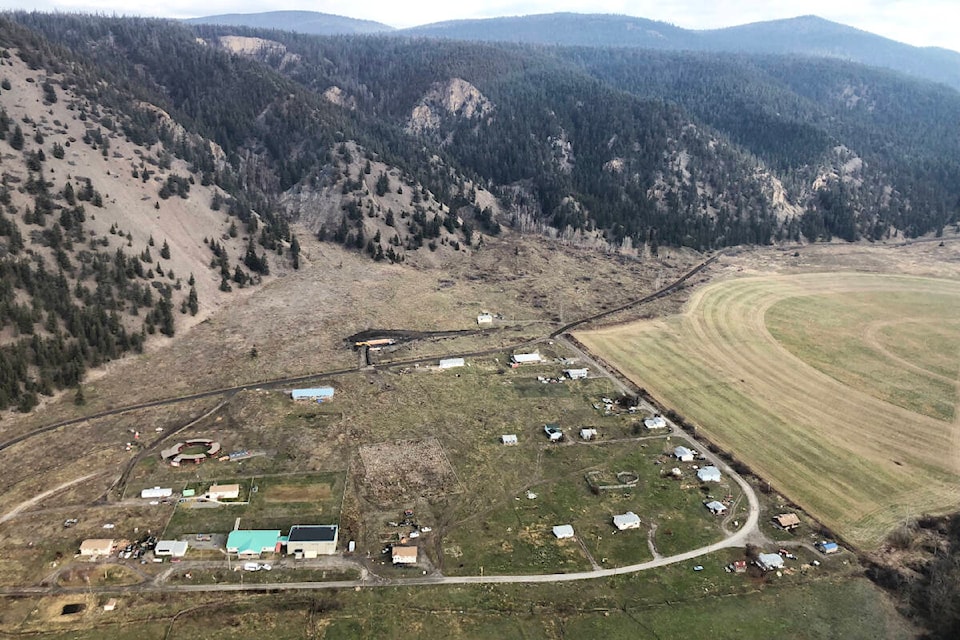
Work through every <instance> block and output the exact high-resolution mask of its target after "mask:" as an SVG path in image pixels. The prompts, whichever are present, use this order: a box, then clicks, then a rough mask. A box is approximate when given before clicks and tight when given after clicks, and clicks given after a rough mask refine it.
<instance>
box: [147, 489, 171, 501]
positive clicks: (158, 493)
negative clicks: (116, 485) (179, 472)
mask: <svg viewBox="0 0 960 640" xmlns="http://www.w3.org/2000/svg"><path fill="white" fill-rule="evenodd" d="M172 495H173V489H161V488H160V487H154V488H152V489H144V490H143V491H141V492H140V497H141V498H151V499H152V498H169V497H170V496H172Z"/></svg>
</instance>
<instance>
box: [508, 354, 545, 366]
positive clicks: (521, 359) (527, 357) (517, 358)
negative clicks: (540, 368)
mask: <svg viewBox="0 0 960 640" xmlns="http://www.w3.org/2000/svg"><path fill="white" fill-rule="evenodd" d="M541 360H542V359H541V358H540V354H539V353H537V352H536V351H534V352H533V353H515V354H513V355H512V356H510V361H511V362H513V364H535V363H537V362H540V361H541Z"/></svg>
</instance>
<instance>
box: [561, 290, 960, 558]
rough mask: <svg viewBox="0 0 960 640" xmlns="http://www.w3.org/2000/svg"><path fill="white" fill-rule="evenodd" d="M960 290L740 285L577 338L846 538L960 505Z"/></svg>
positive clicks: (874, 537)
mask: <svg viewBox="0 0 960 640" xmlns="http://www.w3.org/2000/svg"><path fill="white" fill-rule="evenodd" d="M958 318H960V283H958V282H956V281H953V280H939V279H930V278H917V277H901V276H892V275H879V274H856V273H816V274H803V275H787V276H763V277H751V278H741V279H736V280H730V281H724V282H719V283H715V284H712V285H710V286H707V287H705V288H703V289H701V290H700V291H699V292H697V293H696V294H695V295H694V296H693V297H692V298H691V300H690V301H689V302H688V304H687V306H686V307H685V309H684V312H683V313H682V314H680V315H677V316H672V317H669V318H666V319H661V320H655V321H643V322H638V323H632V324H627V325H621V326H616V327H610V328H605V329H600V330H596V331H589V332H583V333H578V334H577V338H578V339H579V340H581V341H582V342H583V343H584V344H586V345H587V346H588V347H589V348H590V349H591V350H593V351H595V352H596V353H598V354H600V355H602V356H603V357H604V358H606V359H607V360H608V361H609V362H610V363H612V364H613V365H614V366H616V367H618V368H619V369H620V370H621V371H622V372H624V373H625V374H626V375H627V376H629V377H630V378H631V379H632V380H633V381H634V382H636V383H637V384H638V385H640V386H642V387H644V388H646V389H647V390H648V391H650V392H651V393H652V394H653V395H654V396H655V397H657V398H658V399H659V400H661V401H662V402H664V403H666V404H667V405H668V406H670V407H672V408H675V409H676V410H677V411H679V412H680V413H681V414H683V415H684V416H685V417H686V418H687V419H689V420H690V421H692V422H694V423H695V424H697V425H698V426H699V427H700V428H702V429H703V431H704V432H705V433H706V434H707V435H708V437H709V438H710V439H712V440H714V441H715V442H716V443H717V444H719V445H720V446H722V447H723V448H725V449H726V450H728V451H731V452H732V453H734V454H735V455H736V456H737V457H738V458H740V459H741V460H743V461H744V462H746V463H747V464H748V465H750V466H751V467H752V468H753V469H754V470H755V471H756V472H757V473H759V474H760V475H761V476H763V477H764V478H766V479H768V480H769V481H770V482H771V483H773V485H774V486H775V487H776V488H777V489H778V490H780V491H782V492H783V493H785V494H786V495H787V496H788V497H789V498H791V499H792V500H794V501H796V502H798V503H799V504H801V505H802V506H804V507H805V508H807V509H808V510H809V511H810V512H811V513H812V514H813V515H814V516H816V517H817V518H819V519H820V520H821V521H822V522H823V523H824V524H826V525H827V526H829V527H830V528H832V529H834V530H835V531H837V532H838V533H839V534H840V535H842V536H843V537H844V538H845V539H846V540H848V541H849V542H851V543H853V544H856V545H859V546H861V547H863V548H873V547H876V546H878V545H879V544H880V543H881V542H882V540H883V539H884V537H885V535H886V534H887V533H888V532H889V531H890V530H891V529H892V528H893V527H894V526H896V524H898V523H899V522H901V521H903V520H904V519H907V518H909V517H911V516H915V515H918V514H921V513H925V512H944V511H949V510H954V509H956V508H957V506H958V504H960V484H958V482H960V417H958V416H960V414H958V412H957V411H956V405H957V385H958V365H960V321H958Z"/></svg>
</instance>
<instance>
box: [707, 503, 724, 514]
mask: <svg viewBox="0 0 960 640" xmlns="http://www.w3.org/2000/svg"><path fill="white" fill-rule="evenodd" d="M704 506H705V507H706V508H707V509H710V513H712V514H713V515H715V516H716V515H720V514H722V513H726V512H727V505H725V504H723V503H722V502H717V501H716V500H713V501H711V502H708V503H707V504H705V505H704Z"/></svg>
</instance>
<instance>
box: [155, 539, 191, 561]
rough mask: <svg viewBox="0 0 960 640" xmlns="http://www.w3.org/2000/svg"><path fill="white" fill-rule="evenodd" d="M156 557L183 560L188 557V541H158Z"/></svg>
mask: <svg viewBox="0 0 960 640" xmlns="http://www.w3.org/2000/svg"><path fill="white" fill-rule="evenodd" d="M153 555H155V556H173V557H174V558H182V557H183V556H185V555H187V541H186V540H158V541H157V546H156V547H154V549H153Z"/></svg>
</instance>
